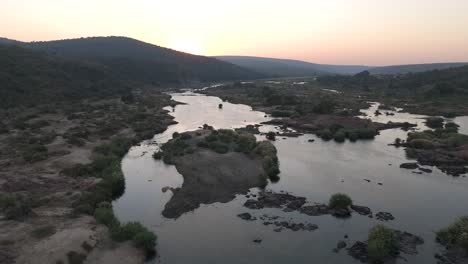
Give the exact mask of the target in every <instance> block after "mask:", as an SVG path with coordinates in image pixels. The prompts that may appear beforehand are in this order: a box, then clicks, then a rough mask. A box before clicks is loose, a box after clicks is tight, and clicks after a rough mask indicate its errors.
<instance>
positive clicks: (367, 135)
mask: <svg viewBox="0 0 468 264" xmlns="http://www.w3.org/2000/svg"><path fill="white" fill-rule="evenodd" d="M356 133H357V134H358V137H359V139H373V138H375V136H376V135H377V130H375V129H371V128H361V129H357V130H356Z"/></svg>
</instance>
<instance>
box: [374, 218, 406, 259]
mask: <svg viewBox="0 0 468 264" xmlns="http://www.w3.org/2000/svg"><path fill="white" fill-rule="evenodd" d="M397 251H398V242H397V238H396V234H395V231H393V230H391V229H389V228H386V227H385V226H383V225H376V226H374V227H373V228H372V229H371V230H370V231H369V239H368V241H367V253H368V255H369V258H370V259H372V260H383V259H384V258H386V257H389V256H392V255H394V254H395V253H397Z"/></svg>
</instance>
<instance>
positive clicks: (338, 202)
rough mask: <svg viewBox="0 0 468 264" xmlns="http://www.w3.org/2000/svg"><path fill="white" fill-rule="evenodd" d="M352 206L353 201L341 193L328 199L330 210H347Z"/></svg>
mask: <svg viewBox="0 0 468 264" xmlns="http://www.w3.org/2000/svg"><path fill="white" fill-rule="evenodd" d="M352 204H353V200H351V198H350V197H349V196H348V195H346V194H343V193H336V194H334V195H332V197H330V201H329V202H328V206H329V207H330V208H347V207H348V206H351V205H352Z"/></svg>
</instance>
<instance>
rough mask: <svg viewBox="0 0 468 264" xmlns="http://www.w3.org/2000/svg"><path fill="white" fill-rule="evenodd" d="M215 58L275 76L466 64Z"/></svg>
mask: <svg viewBox="0 0 468 264" xmlns="http://www.w3.org/2000/svg"><path fill="white" fill-rule="evenodd" d="M215 58H217V59H220V60H223V61H226V62H230V63H233V64H236V65H239V66H242V67H245V68H249V69H252V70H254V71H257V72H260V73H264V74H267V75H272V76H276V77H299V76H311V75H323V74H343V75H353V74H356V73H359V72H362V71H365V70H367V71H369V72H370V73H371V74H405V73H410V72H413V73H416V72H424V71H431V70H437V69H447V68H453V67H460V66H463V65H468V63H433V64H414V65H394V66H383V67H372V66H362V65H328V64H317V63H310V62H305V61H298V60H289V59H274V58H261V57H249V56H215Z"/></svg>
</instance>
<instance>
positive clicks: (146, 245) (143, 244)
mask: <svg viewBox="0 0 468 264" xmlns="http://www.w3.org/2000/svg"><path fill="white" fill-rule="evenodd" d="M156 240H157V237H156V235H155V234H154V233H153V232H151V231H148V230H146V229H145V230H143V231H141V232H138V233H137V234H136V235H135V236H134V237H133V238H132V241H133V243H134V244H135V246H136V247H138V248H141V249H143V250H144V251H145V252H146V254H147V255H152V254H154V252H155V248H156Z"/></svg>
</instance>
